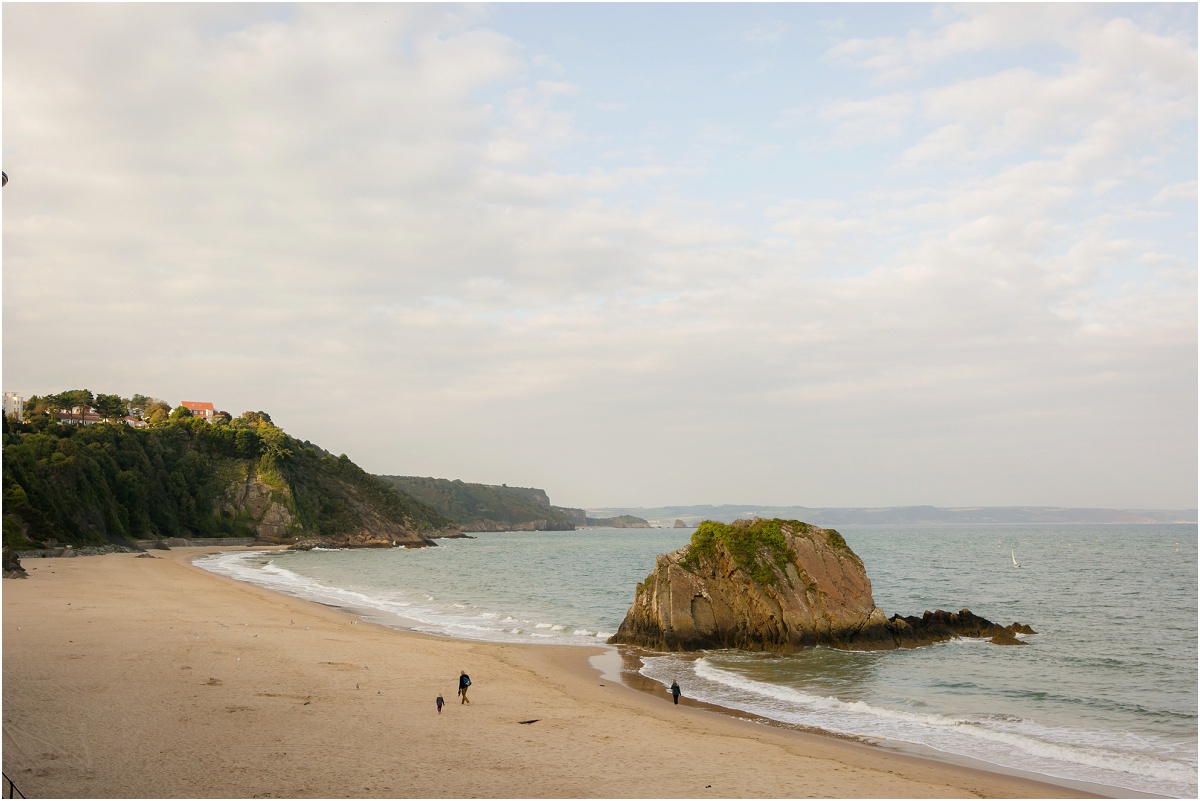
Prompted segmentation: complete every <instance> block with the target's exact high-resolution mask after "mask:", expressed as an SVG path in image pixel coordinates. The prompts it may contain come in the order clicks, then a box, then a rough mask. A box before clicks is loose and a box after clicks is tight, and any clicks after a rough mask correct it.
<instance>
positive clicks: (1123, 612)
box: [199, 524, 1197, 797]
mask: <svg viewBox="0 0 1200 801" xmlns="http://www.w3.org/2000/svg"><path fill="white" fill-rule="evenodd" d="M840 530H841V531H842V533H843V534H844V535H845V536H846V539H847V541H848V543H849V544H850V546H851V548H853V549H854V551H855V552H856V553H858V554H859V556H861V557H862V559H863V561H864V562H865V564H866V566H867V573H868V576H869V577H870V578H871V581H872V585H873V590H874V597H875V602H876V604H877V605H879V606H880V607H882V608H883V609H884V611H885V612H886V613H887V614H888V615H889V616H890V615H892V614H896V613H899V614H905V615H911V614H916V615H919V614H921V613H922V612H923V611H925V610H932V609H946V610H951V611H957V610H958V609H961V608H963V607H967V608H970V609H971V610H972V611H973V612H975V613H976V614H979V615H981V616H983V617H986V618H988V619H990V620H992V621H994V622H997V623H1001V624H1007V623H1011V622H1013V621H1020V622H1022V623H1028V624H1030V625H1031V626H1032V627H1033V628H1034V629H1035V630H1036V631H1037V632H1038V634H1037V635H1032V636H1028V637H1026V638H1025V639H1026V640H1027V641H1028V642H1029V643H1030V644H1029V645H1028V646H1023V647H1018V646H1011V647H1000V646H994V645H991V644H990V643H986V642H984V641H978V640H958V641H954V642H950V643H945V644H940V645H935V646H930V647H926V648H920V649H915V650H906V651H892V652H869V653H868V652H844V651H835V650H830V649H823V648H822V649H812V650H808V651H804V652H802V653H800V654H796V655H792V656H776V655H772V654H756V653H745V652H735V651H719V652H704V653H702V654H689V655H663V656H657V657H650V658H648V659H646V660H645V666H644V667H643V669H642V672H643V673H644V674H645V675H646V676H648V677H650V678H652V679H655V680H657V681H659V682H661V683H662V684H663V686H664V687H666V686H667V685H669V684H670V683H671V681H672V679H678V680H679V682H680V684H681V685H682V686H683V688H684V693H685V695H687V696H689V697H692V698H696V699H699V700H704V701H710V702H712V703H716V704H719V705H721V706H724V707H726V708H729V709H733V710H742V711H745V712H752V713H755V714H758V715H762V716H765V717H768V718H772V719H775V720H778V721H781V722H784V723H789V724H795V725H802V726H816V727H819V728H822V729H826V730H829V731H835V732H839V733H845V734H852V735H856V736H859V737H864V738H867V739H869V740H871V741H874V742H877V743H879V744H880V745H884V746H891V747H902V748H904V749H906V750H914V749H915V750H917V751H919V752H922V753H927V754H931V755H933V756H941V757H943V758H949V759H956V758H961V757H965V758H970V759H976V760H982V761H984V762H987V763H990V764H992V765H997V766H1002V767H1006V768H1011V769H1018V770H1022V771H1029V772H1033V773H1037V774H1042V775H1044V776H1048V777H1053V778H1058V779H1066V780H1070V781H1082V782H1093V783H1097V784H1101V785H1106V786H1110V787H1117V788H1122V789H1125V790H1132V791H1138V792H1146V793H1157V794H1162V795H1169V796H1177V797H1195V796H1196V794H1197V780H1196V771H1197V763H1196V754H1197V751H1196V748H1197V740H1196V732H1197V729H1196V725H1197V700H1196V689H1197V670H1196V666H1197V650H1196V644H1197V606H1196V601H1197V582H1196V578H1197V573H1196V564H1197V553H1196V543H1197V537H1196V534H1197V528H1196V526H1195V525H1194V524H1189V525H1158V526H1058V527H1049V526H1011V527H1008V526H971V527H964V526H940V527H918V526H843V527H841V528H840ZM690 534H691V531H690V530H676V529H649V530H646V529H641V530H639V529H625V530H615V529H597V530H584V531H574V532H520V533H490V534H480V535H478V537H477V538H476V539H464V540H442V541H440V545H439V547H436V548H425V549H412V550H408V549H395V550H390V551H377V550H370V551H361V550H359V551H312V552H271V553H238V554H219V555H216V556H213V557H209V558H206V559H204V560H202V561H201V562H200V563H199V564H201V566H203V567H206V568H208V569H210V570H214V571H216V572H220V573H223V574H226V575H231V576H234V577H236V578H239V579H242V580H246V581H251V582H253V583H256V584H261V585H264V586H268V587H271V588H273V589H276V590H279V591H283V592H287V593H290V594H294V595H298V596H300V597H304V598H309V599H311V600H316V601H320V602H323V603H329V604H334V605H338V606H344V607H348V608H352V609H355V610H357V611H358V612H359V613H360V614H363V615H364V616H366V617H369V618H371V619H374V620H378V621H380V622H383V623H386V624H389V625H393V626H396V627H400V628H414V629H418V630H422V631H427V632H432V633H438V634H442V635H447V636H452V637H466V638H472V639H481V640H489V641H508V642H535V643H536V642H541V643H558V644H563V643H567V644H588V645H601V644H603V642H604V640H605V639H606V638H607V637H608V636H610V635H611V634H612V633H613V632H615V631H616V629H617V626H618V625H619V624H620V622H621V620H622V618H623V617H624V614H625V612H626V610H627V609H628V607H629V604H630V603H631V602H632V600H633V593H634V585H635V584H636V582H638V581H642V580H643V579H645V577H646V576H647V575H648V574H649V573H650V571H651V570H652V569H653V566H654V557H655V556H656V555H657V554H660V553H666V552H668V551H671V550H674V549H675V548H678V547H681V546H683V545H684V544H686V542H687V540H688V538H689V537H690ZM1014 551H1015V553H1016V556H1017V559H1018V561H1019V562H1020V563H1021V567H1020V568H1014V567H1013V564H1012V556H1011V554H1012V552H1014Z"/></svg>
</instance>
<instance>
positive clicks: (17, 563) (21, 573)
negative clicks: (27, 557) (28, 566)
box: [4, 548, 29, 578]
mask: <svg viewBox="0 0 1200 801" xmlns="http://www.w3.org/2000/svg"><path fill="white" fill-rule="evenodd" d="M4 578H29V574H28V573H26V572H25V568H23V567H21V559H20V557H18V556H17V552H16V551H14V550H11V549H9V548H5V549H4Z"/></svg>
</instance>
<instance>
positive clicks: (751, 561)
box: [680, 519, 845, 586]
mask: <svg viewBox="0 0 1200 801" xmlns="http://www.w3.org/2000/svg"><path fill="white" fill-rule="evenodd" d="M784 526H790V527H791V528H792V530H793V531H795V532H803V531H807V530H808V528H809V526H808V524H807V523H801V522H799V521H798V520H761V519H755V520H738V521H736V522H734V523H731V524H726V523H718V522H716V521H714V520H706V521H704V522H703V523H701V524H700V526H699V527H698V528H697V529H696V532H695V533H694V534H692V540H691V544H690V545H689V546H688V548H687V551H686V553H685V554H684V555H683V558H682V559H681V560H680V566H681V567H684V568H685V569H688V570H692V569H694V568H695V567H696V565H698V564H699V563H700V562H701V560H708V559H711V558H712V557H714V556H715V555H716V551H717V548H718V545H719V546H722V547H723V548H724V549H725V551H726V552H728V554H729V555H730V556H731V557H732V558H733V562H734V565H735V566H736V567H737V568H738V569H739V570H741V571H743V572H745V573H746V574H747V575H749V576H750V578H751V579H753V581H754V583H755V584H758V585H759V586H767V585H770V584H773V583H774V582H775V580H776V577H777V576H779V575H783V574H784V573H783V571H784V570H785V569H786V567H787V564H788V563H789V562H791V561H793V560H795V558H796V555H795V553H794V552H793V551H792V548H791V546H790V545H788V543H787V539H786V538H785V537H784V534H783V527H784ZM842 545H843V546H844V545H845V542H844V541H843V542H842Z"/></svg>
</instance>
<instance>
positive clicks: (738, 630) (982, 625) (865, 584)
mask: <svg viewBox="0 0 1200 801" xmlns="http://www.w3.org/2000/svg"><path fill="white" fill-rule="evenodd" d="M1017 633H1032V629H1029V628H1028V627H1020V626H1019V625H1018V624H1013V626H1010V627H1008V628H1002V627H1000V626H997V625H996V624H994V623H991V622H990V621H988V620H985V619H983V618H980V617H977V616H976V615H973V614H971V612H969V611H968V610H965V609H964V610H962V611H961V612H958V613H949V612H943V611H937V612H926V613H925V615H924V616H923V617H900V616H899V615H897V616H895V617H892V618H891V619H888V618H887V617H886V615H885V614H884V612H883V610H882V609H880V608H879V607H877V606H876V605H875V602H874V599H873V598H872V595H871V582H870V579H868V578H867V574H866V569H865V567H864V565H863V563H862V560H861V559H859V557H858V556H857V555H856V554H855V553H854V552H853V551H852V550H851V549H850V547H849V546H848V545H847V544H846V541H845V540H844V539H843V538H842V536H841V535H840V534H838V532H836V531H833V530H831V529H822V528H817V527H816V526H810V525H808V524H806V523H801V522H799V521H796V520H759V519H755V520H753V521H745V520H739V521H737V522H735V523H734V524H732V525H725V524H722V523H715V522H712V521H707V522H705V523H702V524H701V525H700V527H699V528H698V529H697V531H696V533H695V535H693V537H692V541H691V543H690V544H689V545H688V546H687V547H685V548H681V549H680V550H678V551H674V552H672V553H669V554H665V555H663V556H659V557H658V559H657V561H656V564H655V569H654V572H653V573H651V574H650V576H648V577H647V579H646V581H644V582H642V583H641V584H638V585H637V590H636V594H635V598H634V602H633V605H632V606H631V607H630V609H629V612H628V613H627V614H626V616H625V620H624V621H623V622H622V623H621V626H620V628H619V629H618V630H617V633H616V634H615V635H614V636H613V637H612V638H610V640H609V642H611V643H625V644H634V645H641V646H644V647H647V648H652V649H655V650H666V651H691V650H699V649H708V648H738V649H742V650H753V651H762V650H766V651H776V652H781V653H787V652H792V651H796V650H799V649H801V648H806V647H811V646H816V645H824V646H830V647H835V648H846V649H853V650H883V649H893V648H909V647H916V646H918V645H925V644H929V643H933V642H940V641H944V640H948V639H951V638H953V637H988V638H993V642H997V643H1001V644H1014V643H1015V644H1020V643H1021V641H1020V640H1018V639H1016V637H1015V634H1017Z"/></svg>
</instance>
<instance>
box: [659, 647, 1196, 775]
mask: <svg viewBox="0 0 1200 801" xmlns="http://www.w3.org/2000/svg"><path fill="white" fill-rule="evenodd" d="M645 662H646V667H645V669H644V670H643V673H645V674H646V675H648V676H650V677H651V678H655V679H656V680H658V681H660V682H661V683H662V684H663V686H664V687H665V686H667V685H669V684H670V682H671V680H673V679H677V680H680V681H687V682H688V683H689V685H690V686H689V689H688V693H689V695H691V696H692V697H694V698H698V699H700V700H704V701H708V702H711V703H716V704H719V705H722V706H726V707H729V708H733V709H738V710H741V711H745V712H750V713H754V714H759V715H763V716H765V717H769V718H774V719H776V720H780V721H783V722H786V723H792V724H796V725H803V726H814V727H817V728H822V729H825V730H827V731H832V732H835V733H841V734H854V735H859V736H868V737H871V738H876V739H878V740H881V741H887V740H892V741H898V742H903V743H910V744H914V745H919V746H923V747H928V748H933V749H935V750H938V751H943V752H946V753H951V754H957V755H960V756H965V757H971V758H975V759H982V760H985V761H988V762H992V763H994V764H999V765H1002V766H1005V767H1010V768H1015V769H1020V770H1027V771H1035V772H1041V773H1044V774H1046V775H1049V776H1055V777H1058V778H1064V779H1076V780H1083V781H1092V782H1099V783H1107V784H1111V785H1114V786H1117V787H1128V786H1129V785H1131V784H1134V783H1141V782H1144V780H1145V778H1144V777H1147V776H1148V777H1153V778H1154V779H1158V780H1161V781H1162V782H1163V783H1164V785H1165V786H1174V787H1187V786H1189V783H1194V782H1195V780H1196V774H1195V770H1194V769H1192V768H1191V767H1189V766H1188V765H1186V764H1181V763H1180V762H1178V761H1171V760H1164V759H1161V758H1159V756H1157V753H1158V751H1159V750H1160V749H1161V748H1162V746H1163V744H1162V743H1161V742H1154V741H1147V740H1146V739H1145V738H1139V737H1135V736H1129V735H1124V734H1123V733H1121V732H1111V731H1089V730H1073V729H1064V728H1061V727H1048V726H1042V725H1039V724H1036V723H1033V722H1031V721H1028V720H1025V719H1021V718H1008V719H998V718H992V719H987V720H972V719H968V718H964V717H953V716H946V715H939V714H928V713H922V712H912V711H907V710H899V709H891V708H885V707H881V706H878V705H875V704H870V703H867V702H865V701H843V700H840V699H838V698H836V697H832V696H828V695H822V694H819V693H811V692H806V691H804V690H799V689H796V688H794V687H789V686H786V685H781V684H776V683H772V682H763V681H758V680H755V679H751V678H748V677H746V676H742V675H739V674H738V673H736V672H735V671H732V670H727V669H723V668H720V667H717V666H716V665H714V664H713V663H712V661H711V659H709V658H700V659H695V660H682V659H679V658H677V657H660V658H649V659H647V660H645ZM688 673H690V676H688V675H687V674H688ZM1135 780H1136V782H1135Z"/></svg>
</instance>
